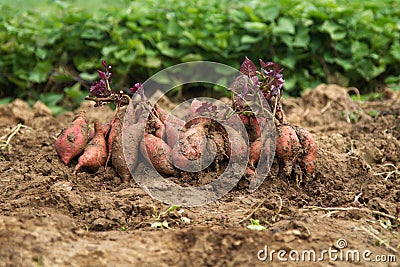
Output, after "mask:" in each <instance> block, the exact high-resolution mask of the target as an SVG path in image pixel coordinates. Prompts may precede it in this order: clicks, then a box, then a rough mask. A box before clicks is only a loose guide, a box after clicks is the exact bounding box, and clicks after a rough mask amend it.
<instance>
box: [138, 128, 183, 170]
mask: <svg viewBox="0 0 400 267" xmlns="http://www.w3.org/2000/svg"><path fill="white" fill-rule="evenodd" d="M140 152H141V154H142V155H143V156H144V158H145V159H146V160H147V161H148V162H149V163H150V164H152V165H153V167H154V168H155V169H156V170H157V171H158V172H160V173H162V174H165V175H171V176H173V175H175V168H174V166H173V165H172V163H171V161H170V158H169V157H170V155H171V148H170V147H169V146H168V145H167V143H165V142H164V141H163V140H162V139H161V138H158V137H156V136H154V135H152V134H148V133H144V136H143V139H142V141H141V142H140Z"/></svg>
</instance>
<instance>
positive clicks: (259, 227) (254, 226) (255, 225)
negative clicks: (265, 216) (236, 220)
mask: <svg viewBox="0 0 400 267" xmlns="http://www.w3.org/2000/svg"><path fill="white" fill-rule="evenodd" d="M247 228H248V229H251V230H257V231H264V230H266V229H267V228H266V227H265V226H263V225H261V224H260V221H259V220H255V219H252V218H250V224H249V225H247Z"/></svg>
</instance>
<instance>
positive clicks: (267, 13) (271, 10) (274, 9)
mask: <svg viewBox="0 0 400 267" xmlns="http://www.w3.org/2000/svg"><path fill="white" fill-rule="evenodd" d="M279 9H280V7H279V5H268V6H265V7H263V8H261V9H257V10H256V11H255V14H257V16H259V17H261V18H262V19H263V20H264V21H273V20H275V19H276V18H277V17H278V16H279Z"/></svg>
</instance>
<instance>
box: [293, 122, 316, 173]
mask: <svg viewBox="0 0 400 267" xmlns="http://www.w3.org/2000/svg"><path fill="white" fill-rule="evenodd" d="M295 130H296V134H297V136H298V138H299V141H300V144H301V146H302V147H303V156H302V157H301V163H302V164H303V165H304V169H305V171H306V173H307V174H308V175H312V174H313V173H314V169H315V161H316V159H317V145H316V143H315V141H314V137H313V136H312V134H311V133H310V132H308V131H307V130H305V129H303V128H301V127H295Z"/></svg>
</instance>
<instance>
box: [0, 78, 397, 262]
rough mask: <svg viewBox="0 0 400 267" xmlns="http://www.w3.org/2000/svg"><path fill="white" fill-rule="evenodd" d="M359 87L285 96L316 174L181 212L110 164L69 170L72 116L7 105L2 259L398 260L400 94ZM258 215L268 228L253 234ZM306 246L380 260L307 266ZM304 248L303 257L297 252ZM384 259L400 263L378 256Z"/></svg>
mask: <svg viewBox="0 0 400 267" xmlns="http://www.w3.org/2000/svg"><path fill="white" fill-rule="evenodd" d="M349 91H351V90H350V89H348V88H342V87H339V86H336V85H324V84H322V85H320V86H318V87H317V88H315V89H314V90H309V91H307V92H305V94H304V96H303V97H302V98H297V99H291V98H289V99H286V100H285V101H284V110H285V111H286V114H287V116H288V120H289V121H290V122H291V123H292V124H295V125H300V126H302V127H304V128H306V129H308V130H309V131H310V132H311V133H313V134H314V136H315V139H316V142H317V144H318V157H317V165H316V171H315V176H314V177H313V178H312V179H308V180H306V181H302V182H301V183H300V182H299V181H296V180H295V179H291V178H287V177H282V176H280V175H277V171H276V164H274V165H273V167H272V169H271V171H270V173H269V174H268V177H267V178H266V179H265V181H264V183H263V184H262V185H261V186H260V187H259V188H258V189H257V190H256V191H254V192H253V193H249V192H248V191H246V190H245V189H239V188H236V189H234V190H232V191H231V192H229V193H228V194H227V195H225V196H224V197H223V198H221V199H220V200H218V201H216V202H213V203H211V204H209V205H205V206H200V207H194V208H192V207H191V208H186V207H181V208H177V209H175V210H173V211H171V212H166V211H167V210H168V208H169V206H168V205H166V204H164V203H161V202H159V201H157V200H155V199H153V198H151V197H150V196H149V195H147V194H146V193H145V192H144V191H143V190H142V189H141V188H140V187H139V186H137V185H136V183H135V182H134V181H131V182H129V183H123V182H121V180H120V178H119V177H118V176H117V174H116V173H115V171H114V170H113V169H112V168H111V167H107V168H106V169H105V168H101V169H99V170H98V171H97V172H96V173H87V172H79V173H78V174H77V175H73V166H74V165H75V164H76V161H74V162H72V163H71V164H70V166H65V165H64V164H63V163H62V162H61V161H60V159H59V158H58V156H57V154H56V152H55V149H54V141H55V139H56V136H57V135H58V133H59V132H60V130H61V129H62V128H63V127H66V126H67V125H68V124H69V122H70V121H71V120H72V118H73V116H74V115H73V113H72V112H68V113H65V114H63V115H61V116H59V117H57V118H54V117H52V116H51V115H50V111H49V110H48V108H47V107H46V106H44V105H43V104H41V103H40V102H38V103H36V104H35V106H34V107H33V108H29V107H28V106H27V104H25V103H24V102H23V101H20V100H16V101H14V102H12V103H10V104H8V105H6V106H2V107H0V136H3V138H1V139H0V142H1V143H0V145H1V146H2V149H1V151H0V191H1V193H0V244H1V245H0V266H280V265H285V266H294V265H296V266H298V265H300V266H327V265H330V266H352V265H357V266H398V264H399V263H400V254H399V251H400V233H399V229H400V220H399V213H400V204H399V202H400V152H399V151H400V141H399V140H400V112H399V111H400V92H393V91H389V90H385V92H384V94H383V95H384V98H383V99H382V100H380V101H373V102H362V103H358V102H357V101H353V100H351V98H350V97H349V93H350V92H349ZM81 109H85V110H87V112H88V116H89V119H90V120H91V121H93V120H94V119H96V118H101V119H102V120H104V121H107V120H109V119H110V118H111V117H112V116H113V111H111V110H110V109H109V108H107V107H102V108H93V107H92V103H85V104H84V105H83V106H82V107H81ZM18 123H21V125H20V128H19V129H18V131H17V130H16V129H15V128H14V127H16V126H17V125H18ZM10 133H14V135H10ZM8 137H11V139H10V142H9V144H10V145H11V146H10V147H6V146H5V145H4V144H5V141H6V139H7V138H8ZM8 149H9V150H8ZM250 219H252V220H259V224H260V225H262V226H264V227H265V228H266V229H265V230H262V231H257V230H255V229H249V228H248V227H247V226H248V225H250ZM253 222H254V221H253ZM253 224H254V223H253ZM163 225H164V226H163ZM254 227H256V226H254ZM340 239H344V240H346V242H347V246H346V247H344V248H343V249H342V250H340V248H342V247H343V246H342V243H340V241H339V242H338V240H340ZM344 240H341V241H342V242H344ZM266 248H267V249H268V251H267V252H268V253H267V255H270V252H271V251H272V250H275V251H279V250H284V251H286V254H285V255H283V252H281V254H279V255H280V256H282V257H284V258H286V259H288V262H282V261H280V260H279V259H278V254H277V252H275V253H273V254H272V256H273V259H271V258H267V259H265V261H261V260H259V259H258V258H257V255H258V254H259V256H260V257H261V258H262V257H265V255H266V254H265V253H264V252H265V249H266ZM260 250H264V251H260ZM304 250H314V251H316V253H317V254H316V255H317V258H318V257H320V256H321V253H322V251H323V250H337V251H341V252H342V255H346V252H349V251H350V252H352V251H355V250H357V251H359V252H360V254H361V256H362V253H363V252H365V251H367V250H369V251H370V252H371V253H372V254H371V255H370V257H369V258H370V259H371V260H372V261H371V262H368V261H366V260H364V259H363V258H361V259H360V260H359V261H358V260H357V259H356V258H355V259H353V260H352V261H351V260H349V261H346V259H345V256H343V258H342V260H340V259H341V258H340V253H339V252H338V253H336V254H335V253H334V252H333V253H334V254H332V258H331V259H329V255H328V254H324V255H325V257H324V261H318V260H316V261H314V262H309V261H308V262H307V261H301V253H302V252H303V251H304ZM296 251H297V252H299V254H300V259H299V261H298V262H295V261H293V260H291V259H290V258H289V256H291V257H295V256H296V254H295V252H296ZM367 252H368V251H367ZM377 255H382V257H381V259H384V258H385V257H386V260H391V261H394V260H396V261H395V262H391V263H389V262H377V261H375V262H374V260H375V259H377V258H375V256H377ZM390 255H393V256H394V257H396V259H394V258H393V257H392V258H391V257H390ZM335 256H336V257H337V259H336V260H335V259H334V257H335ZM367 256H368V255H367ZM306 257H307V256H306Z"/></svg>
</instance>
